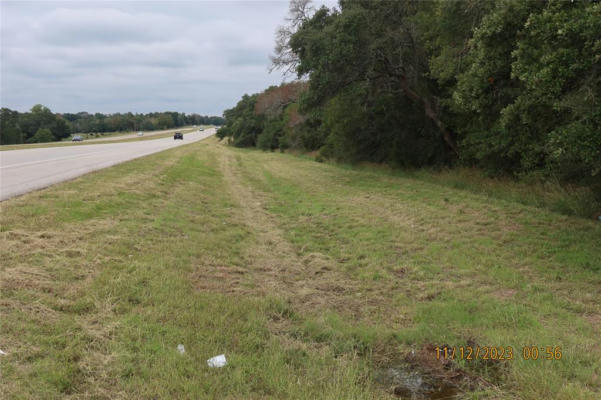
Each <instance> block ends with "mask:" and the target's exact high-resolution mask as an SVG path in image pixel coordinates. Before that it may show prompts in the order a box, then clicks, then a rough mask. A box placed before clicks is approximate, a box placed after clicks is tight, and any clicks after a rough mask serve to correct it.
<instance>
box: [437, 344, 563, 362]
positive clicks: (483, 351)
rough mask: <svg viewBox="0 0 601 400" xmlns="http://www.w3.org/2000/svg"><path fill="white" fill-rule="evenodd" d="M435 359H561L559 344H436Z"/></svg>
mask: <svg viewBox="0 0 601 400" xmlns="http://www.w3.org/2000/svg"><path fill="white" fill-rule="evenodd" d="M434 351H435V353H436V359H437V360H468V361H471V360H500V361H503V360H509V361H510V360H515V359H516V358H521V359H523V360H561V358H562V357H563V354H562V353H561V347H560V346H534V345H532V346H523V347H522V348H521V351H519V350H518V351H515V349H514V348H513V347H512V346H436V347H435V348H434Z"/></svg>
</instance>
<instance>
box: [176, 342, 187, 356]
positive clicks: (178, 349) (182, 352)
mask: <svg viewBox="0 0 601 400" xmlns="http://www.w3.org/2000/svg"><path fill="white" fill-rule="evenodd" d="M177 351H179V354H184V353H185V352H186V349H185V348H184V345H183V344H178V345H177Z"/></svg>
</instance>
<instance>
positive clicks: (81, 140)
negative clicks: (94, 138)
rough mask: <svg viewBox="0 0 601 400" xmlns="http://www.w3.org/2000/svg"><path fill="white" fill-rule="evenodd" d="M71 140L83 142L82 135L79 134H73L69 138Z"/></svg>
mask: <svg viewBox="0 0 601 400" xmlns="http://www.w3.org/2000/svg"><path fill="white" fill-rule="evenodd" d="M71 141H72V142H83V137H81V136H79V135H75V136H73V138H72V139H71Z"/></svg>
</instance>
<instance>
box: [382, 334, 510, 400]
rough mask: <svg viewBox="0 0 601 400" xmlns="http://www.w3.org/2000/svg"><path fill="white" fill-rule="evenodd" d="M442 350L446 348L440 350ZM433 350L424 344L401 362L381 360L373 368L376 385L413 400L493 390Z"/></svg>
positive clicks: (409, 352)
mask: <svg viewBox="0 0 601 400" xmlns="http://www.w3.org/2000/svg"><path fill="white" fill-rule="evenodd" d="M445 346H446V347H448V346H447V345H441V346H439V347H440V348H444V347H445ZM436 348H437V346H436V345H434V344H424V345H423V346H422V347H420V348H419V349H413V350H410V351H408V352H406V353H405V354H404V355H403V356H402V357H401V358H397V359H392V360H391V359H385V360H380V362H379V363H377V365H376V368H377V372H376V374H375V377H374V379H375V381H376V383H378V384H380V385H382V386H383V387H384V388H385V390H386V391H388V392H389V393H390V394H393V395H395V396H398V397H400V398H403V399H414V400H426V399H428V400H430V399H453V398H456V397H457V396H459V395H460V394H461V393H462V392H465V391H471V390H475V389H476V388H478V387H480V388H482V387H486V388H494V385H492V384H491V383H490V382H487V381H486V380H484V379H483V378H481V377H479V376H477V375H474V374H473V373H471V372H467V371H465V370H463V369H462V368H460V367H459V366H458V364H457V363H456V362H455V361H454V360H451V359H445V358H444V357H437V350H436ZM495 363H499V362H498V361H495ZM487 367H490V366H488V365H487Z"/></svg>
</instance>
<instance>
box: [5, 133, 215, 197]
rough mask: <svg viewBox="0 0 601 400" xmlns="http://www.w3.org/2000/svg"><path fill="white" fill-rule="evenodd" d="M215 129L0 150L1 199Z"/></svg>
mask: <svg viewBox="0 0 601 400" xmlns="http://www.w3.org/2000/svg"><path fill="white" fill-rule="evenodd" d="M213 134H215V129H207V130H205V131H203V132H198V131H197V132H194V133H188V134H185V135H184V140H173V137H168V138H163V139H154V140H143V141H135V142H124V143H107V144H94V145H89V146H86V145H85V144H84V145H80V146H62V147H46V148H38V149H27V150H7V151H1V152H0V200H6V199H8V198H10V197H13V196H17V195H20V194H23V193H27V192H29V191H32V190H36V189H41V188H44V187H47V186H50V185H53V184H55V183H58V182H62V181H66V180H68V179H73V178H76V177H78V176H80V175H83V174H86V173H88V172H91V171H96V170H99V169H102V168H106V167H110V166H111V165H115V164H119V163H122V162H124V161H128V160H133V159H134V158H138V157H142V156H145V155H148V154H152V153H156V152H159V151H163V150H167V149H171V148H173V147H177V146H181V145H184V144H188V143H192V142H197V141H199V140H202V139H205V138H207V137H209V136H211V135H213Z"/></svg>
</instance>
